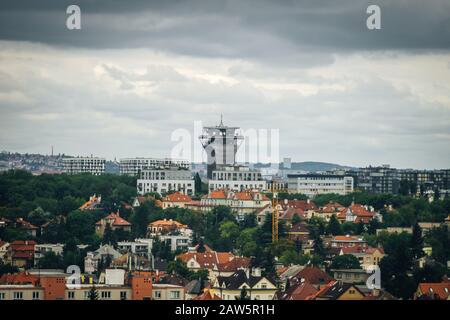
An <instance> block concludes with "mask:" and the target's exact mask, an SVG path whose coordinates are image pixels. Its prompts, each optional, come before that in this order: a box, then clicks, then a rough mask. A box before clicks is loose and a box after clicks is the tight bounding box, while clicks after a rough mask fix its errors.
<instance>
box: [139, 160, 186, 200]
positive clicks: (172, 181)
mask: <svg viewBox="0 0 450 320" xmlns="http://www.w3.org/2000/svg"><path fill="white" fill-rule="evenodd" d="M137 191H138V193H139V194H141V195H143V194H147V193H151V192H157V193H159V194H167V193H169V192H180V193H182V194H186V195H193V194H194V193H195V182H194V177H193V174H192V172H191V171H190V170H187V169H184V168H181V167H169V168H166V169H162V168H153V169H143V170H142V171H141V173H140V174H139V179H138V180H137Z"/></svg>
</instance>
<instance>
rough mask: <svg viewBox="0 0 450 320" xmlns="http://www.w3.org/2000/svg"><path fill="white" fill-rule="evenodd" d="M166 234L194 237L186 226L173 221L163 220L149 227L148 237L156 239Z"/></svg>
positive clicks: (154, 222)
mask: <svg viewBox="0 0 450 320" xmlns="http://www.w3.org/2000/svg"><path fill="white" fill-rule="evenodd" d="M165 234H178V235H184V236H192V230H191V229H189V227H188V226H187V225H185V224H182V223H180V222H178V221H175V220H172V219H162V220H157V221H153V222H151V223H150V224H149V225H148V227H147V235H148V236H149V237H156V236H161V235H165Z"/></svg>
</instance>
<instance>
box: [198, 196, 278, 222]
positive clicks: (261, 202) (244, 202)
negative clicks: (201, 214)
mask: <svg viewBox="0 0 450 320" xmlns="http://www.w3.org/2000/svg"><path fill="white" fill-rule="evenodd" d="M270 205H271V200H270V199H269V198H268V197H267V196H266V195H265V194H263V193H261V192H260V191H258V190H247V191H241V192H234V191H230V190H227V189H219V190H213V191H210V192H209V194H208V195H205V196H203V197H202V199H200V204H199V205H197V206H195V208H196V209H197V210H200V211H211V210H212V209H213V208H215V207H217V206H228V207H230V208H231V211H232V212H233V213H234V214H235V215H236V219H237V220H243V219H244V218H245V216H246V215H248V214H251V213H255V214H256V213H258V212H259V211H260V210H261V209H262V208H267V206H270Z"/></svg>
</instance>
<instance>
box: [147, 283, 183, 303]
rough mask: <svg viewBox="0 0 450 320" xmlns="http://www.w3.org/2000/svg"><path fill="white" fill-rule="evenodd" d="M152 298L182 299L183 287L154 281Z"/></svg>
mask: <svg viewBox="0 0 450 320" xmlns="http://www.w3.org/2000/svg"><path fill="white" fill-rule="evenodd" d="M152 298H153V300H184V299H185V289H184V287H183V286H179V285H175V284H166V283H155V284H153V296H152Z"/></svg>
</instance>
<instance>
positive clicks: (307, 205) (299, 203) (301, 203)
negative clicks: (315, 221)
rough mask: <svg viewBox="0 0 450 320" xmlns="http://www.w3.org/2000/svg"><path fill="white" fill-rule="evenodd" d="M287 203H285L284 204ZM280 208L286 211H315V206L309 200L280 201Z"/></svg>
mask: <svg viewBox="0 0 450 320" xmlns="http://www.w3.org/2000/svg"><path fill="white" fill-rule="evenodd" d="M286 202H287V203H286ZM280 205H281V207H282V208H283V209H284V210H286V209H287V208H300V209H302V210H303V211H308V210H317V206H316V204H315V203H314V202H313V201H310V200H287V201H280Z"/></svg>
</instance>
